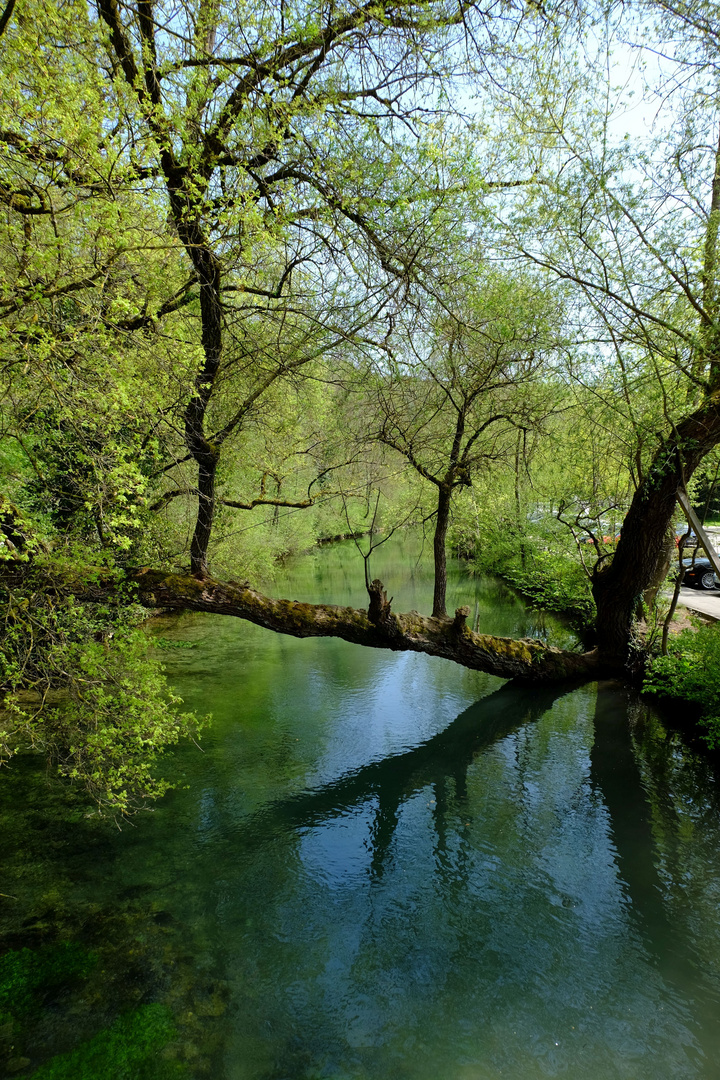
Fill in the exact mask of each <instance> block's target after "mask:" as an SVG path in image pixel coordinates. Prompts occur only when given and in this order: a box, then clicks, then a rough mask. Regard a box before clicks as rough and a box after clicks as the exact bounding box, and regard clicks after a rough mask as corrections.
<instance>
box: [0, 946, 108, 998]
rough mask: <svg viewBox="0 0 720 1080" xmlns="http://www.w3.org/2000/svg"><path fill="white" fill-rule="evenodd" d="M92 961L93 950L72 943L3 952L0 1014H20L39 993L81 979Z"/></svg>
mask: <svg viewBox="0 0 720 1080" xmlns="http://www.w3.org/2000/svg"><path fill="white" fill-rule="evenodd" d="M95 963H96V957H95V955H94V953H91V952H89V951H88V950H87V949H83V948H82V947H81V946H80V945H77V944H75V943H74V942H63V943H62V944H60V945H48V946H46V947H45V948H43V949H38V950H33V949H20V950H19V951H11V952H8V953H6V954H5V955H4V956H2V957H0V1014H2V1013H9V1014H11V1015H13V1016H22V1015H23V1014H24V1013H27V1012H29V1011H30V1010H31V1009H32V1008H34V1006H35V1005H36V1002H37V997H38V995H39V994H41V993H42V994H45V993H48V992H50V991H52V990H55V989H57V988H58V987H60V986H64V985H66V984H68V983H71V982H76V981H77V980H79V979H83V978H85V976H86V975H88V974H89V972H90V971H91V970H92V968H93V967H94V966H95Z"/></svg>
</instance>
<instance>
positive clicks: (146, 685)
mask: <svg viewBox="0 0 720 1080" xmlns="http://www.w3.org/2000/svg"><path fill="white" fill-rule="evenodd" d="M0 600H2V607H3V612H4V634H3V640H2V646H0V685H2V686H3V687H4V688H5V689H6V691H9V696H8V699H7V701H6V712H7V718H6V721H5V724H4V732H3V730H2V728H0V760H2V758H5V759H7V758H8V757H9V756H11V755H12V753H13V752H15V751H16V750H17V749H21V748H33V749H36V750H40V751H42V752H43V753H44V754H45V755H46V756H47V758H48V759H49V760H50V761H52V762H54V763H55V764H56V765H57V768H58V770H59V773H60V775H61V776H64V777H66V778H68V779H70V780H72V781H74V782H75V783H78V784H80V785H81V786H82V787H84V788H85V790H86V791H87V792H88V793H89V794H90V795H91V797H92V798H93V799H94V800H95V801H96V802H97V804H98V806H99V808H100V809H101V810H102V811H105V812H111V813H120V814H127V813H129V812H131V811H133V810H134V809H137V808H138V807H139V806H141V805H142V804H143V803H144V802H145V801H146V800H148V799H156V798H158V797H160V796H161V795H163V794H164V793H165V791H167V790H168V787H169V785H168V783H167V782H166V781H165V780H162V779H159V778H158V777H156V776H155V773H154V767H155V765H156V763H157V759H158V757H159V756H160V755H161V754H162V753H163V751H164V750H166V749H167V748H168V747H169V746H172V745H173V744H175V743H176V742H177V741H178V740H179V739H180V738H182V737H185V736H193V737H194V736H195V735H196V733H197V731H198V727H199V724H198V721H197V719H196V717H195V716H193V715H192V714H184V713H182V712H180V711H179V709H178V706H179V704H180V699H179V698H177V697H175V696H174V695H172V694H171V693H170V692H169V690H168V687H167V683H166V680H165V677H164V675H163V669H162V665H161V664H160V663H159V662H158V661H157V660H156V659H154V658H153V657H152V656H151V655H149V647H150V645H151V644H152V641H151V639H150V638H149V637H148V636H147V635H146V634H145V632H144V631H143V629H142V628H141V626H139V625H137V623H138V621H139V619H140V618H141V609H139V608H135V607H134V606H133V605H132V604H131V603H129V602H128V601H127V599H126V600H125V601H124V602H123V600H122V598H121V597H120V598H119V599H118V600H117V601H116V602H115V603H114V604H113V605H112V606H110V605H103V604H92V605H90V604H84V603H81V602H80V601H78V600H75V599H74V598H73V597H72V596H62V595H56V594H54V593H53V592H52V591H51V590H50V589H48V587H47V580H45V581H40V580H39V579H38V580H37V581H36V582H35V584H33V582H32V580H29V581H28V583H27V584H26V585H25V586H24V587H23V588H22V589H19V590H9V589H4V590H2V594H0ZM28 698H29V700H28Z"/></svg>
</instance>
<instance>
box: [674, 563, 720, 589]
mask: <svg viewBox="0 0 720 1080" xmlns="http://www.w3.org/2000/svg"><path fill="white" fill-rule="evenodd" d="M683 566H684V567H685V573H684V574H683V585H691V586H692V587H693V588H694V589H719V588H720V581H718V579H717V577H716V576H715V572H714V570H713V568H712V563H711V562H710V560H709V559H696V560H695V562H694V563H693V562H692V561H691V560H690V559H683Z"/></svg>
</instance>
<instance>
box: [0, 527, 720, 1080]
mask: <svg viewBox="0 0 720 1080" xmlns="http://www.w3.org/2000/svg"><path fill="white" fill-rule="evenodd" d="M411 549H412V545H411V544H410V545H409V549H408V545H407V544H406V545H405V546H404V547H403V545H400V544H388V545H387V548H382V549H380V551H379V552H378V553H377V557H376V559H375V562H374V564H373V568H372V569H373V574H375V575H378V576H380V577H382V578H383V580H384V581H385V582H386V584H387V586H388V590H389V594H394V596H395V607H396V608H397V609H401V610H408V609H410V608H413V607H415V608H418V609H419V610H428V608H429V599H430V595H431V584H430V579H429V573H428V567H427V562H426V561H423V562H422V563H421V564H420V565H419V566H418V565H416V563H415V559H414V555H415V553H414V552H413V551H412V550H411ZM274 588H275V590H276V592H277V593H278V594H283V595H288V596H290V597H291V598H296V599H300V600H316V601H321V600H327V601H332V602H336V603H352V604H358V605H361V604H363V603H364V597H363V589H362V577H361V564H360V565H358V559H357V555H356V554H355V552H354V549H353V547H352V545H341V546H338V547H335V548H331V549H326V550H324V551H322V552H321V553H320V554H318V555H317V556H315V557H313V558H308V559H305V560H301V561H299V562H298V563H297V564H296V565H295V566H293V567H292V568H290V569H289V570H288V572H287V574H286V576H285V578H284V580H283V581H281V582H280V583H278V584H277V585H276V586H275V587H274ZM451 593H452V595H451V596H450V598H449V605H448V606H449V609H452V607H454V606H456V605H458V604H460V603H469V604H470V606H471V608H473V605H474V611H475V616H476V617H477V619H478V620H479V625H480V628H481V629H482V630H485V631H488V632H492V633H500V634H514V635H518V634H523V635H528V636H534V637H545V638H548V639H549V640H552V641H554V642H556V643H566V641H567V638H568V633H567V631H564V630H563V629H562V627H561V626H560V625H559V624H558V623H557V622H555V621H554V620H552V619H550V618H549V617H543V616H541V615H539V614H537V613H535V614H532V613H530V614H528V613H527V612H526V611H525V609H524V607H523V605H522V604H520V603H519V601H518V600H517V599H516V598H515V597H514V596H513V595H512V594H511V593H510V592H509V591H508V590H506V589H505V588H504V587H503V586H502V585H501V584H499V583H497V582H494V581H491V580H473V579H468V578H466V577H463V575H462V571H461V569H460V568H459V567H454V569H453V574H452V582H451ZM162 634H163V635H164V636H166V637H175V638H177V639H178V640H183V641H189V642H192V643H194V645H195V647H194V648H192V649H179V650H177V651H175V650H172V651H169V653H168V654H167V655H168V656H169V660H168V664H169V670H170V672H171V675H172V679H173V683H174V685H175V686H176V687H177V688H178V690H179V692H180V693H181V694H182V695H183V696H184V698H185V700H186V704H187V705H188V706H189V707H191V708H195V709H197V710H198V711H201V712H204V711H206V710H211V711H212V712H213V714H214V716H215V723H214V726H213V728H212V729H211V731H210V733H209V734H208V735H207V736H206V737H205V738H204V740H203V750H204V753H202V754H200V753H199V752H198V751H197V750H196V749H195V748H193V747H191V746H188V747H184V748H183V749H182V750H180V751H179V752H178V753H177V754H176V755H174V757H173V759H172V763H171V765H169V766H168V771H169V772H170V773H171V774H172V775H174V776H180V777H182V778H183V781H184V782H185V783H187V784H188V785H189V786H188V788H187V789H186V790H180V791H177V792H175V793H174V794H172V795H171V796H169V797H168V798H167V799H165V800H164V801H163V803H162V804H161V805H160V806H159V807H158V808H157V810H156V811H155V812H154V813H153V814H152V815H149V816H145V817H143V818H141V819H140V820H139V821H137V823H136V827H134V828H125V829H124V830H123V831H122V832H121V833H118V832H115V831H113V830H112V829H111V828H108V827H107V826H98V825H97V824H96V823H94V822H92V821H89V820H87V819H86V818H84V817H83V816H82V814H81V812H80V811H79V810H77V809H76V810H74V811H73V820H72V822H71V823H70V824H68V823H67V820H66V819H67V817H68V814H69V811H68V809H67V803H66V801H64V800H63V799H62V798H61V797H60V796H59V795H58V794H57V793H56V792H54V791H52V790H47V789H46V788H45V787H40V786H39V784H38V775H37V769H36V766H35V765H34V764H33V763H32V762H29V763H25V764H21V765H20V766H19V767H18V768H16V769H15V770H14V772H13V773H12V774H11V775H10V777H9V778H8V777H7V776H6V777H5V778H4V780H3V794H2V799H3V804H2V812H3V816H2V839H1V841H0V843H1V844H2V856H3V866H4V867H5V872H4V874H3V879H2V880H3V884H2V885H0V890H2V892H3V893H8V894H11V897H4V898H0V900H1V901H2V904H3V908H2V920H3V921H2V929H3V931H4V933H5V934H6V942H7V943H8V944H9V945H10V946H11V947H13V948H18V947H19V946H20V945H22V944H24V943H29V944H30V945H32V946H33V947H35V946H37V945H38V944H43V943H44V942H46V941H48V940H56V939H59V938H60V939H61V938H63V937H66V938H70V939H72V940H74V941H86V942H88V943H89V944H90V945H91V946H92V947H93V948H94V949H96V951H99V954H100V957H101V964H102V965H103V967H102V969H101V970H98V972H97V973H96V974H95V975H94V976H90V977H89V978H88V979H86V980H85V981H84V982H81V983H80V984H79V985H78V986H76V987H69V988H68V987H66V988H64V989H63V992H62V994H60V995H59V996H58V995H57V994H56V995H55V996H53V995H50V998H49V999H47V1000H42V1001H39V1002H38V1006H37V1012H38V1016H37V1017H36V1021H37V1023H36V1027H35V1028H34V1029H33V1030H34V1031H35V1035H34V1044H32V1045H27V1044H26V1045H25V1046H24V1048H23V1050H22V1052H23V1054H25V1055H26V1057H25V1058H23V1059H22V1060H23V1061H27V1064H26V1065H25V1067H24V1069H23V1070H21V1071H20V1073H19V1074H20V1075H32V1070H33V1069H34V1067H35V1066H36V1064H38V1063H39V1062H40V1061H41V1060H43V1058H44V1057H47V1056H49V1055H50V1054H51V1053H53V1052H58V1051H62V1050H67V1049H70V1048H71V1047H72V1046H73V1045H75V1044H76V1043H77V1042H78V1041H79V1040H81V1039H83V1038H87V1037H88V1036H89V1035H91V1034H93V1031H94V1026H93V1025H95V1028H96V1027H97V1026H98V1024H99V1023H100V1020H102V1022H103V1023H109V1022H111V1021H112V1019H113V1018H114V1016H115V1015H116V1014H117V1013H118V1012H120V1011H122V1010H123V1009H126V1008H128V1007H130V1006H131V1005H136V1004H137V1003H139V1002H148V1001H151V1002H161V1003H164V1004H167V1005H169V1006H170V1008H171V1009H172V1010H173V1013H174V1016H175V1020H176V1024H177V1035H176V1037H175V1039H174V1040H173V1041H171V1042H170V1043H169V1044H168V1045H167V1046H166V1047H165V1049H164V1051H163V1052H162V1054H161V1055H160V1058H159V1059H158V1060H160V1059H162V1061H164V1062H165V1063H167V1062H171V1063H174V1064H176V1065H178V1068H180V1067H181V1066H182V1075H184V1076H186V1077H204V1076H212V1077H216V1078H218V1080H315V1078H320V1077H323V1078H327V1080H350V1078H353V1080H389V1078H393V1080H395V1078H398V1080H402V1078H407V1080H431V1078H432V1080H490V1078H493V1080H494V1078H496V1077H510V1078H514V1080H534V1078H536V1077H537V1078H540V1077H555V1076H568V1077H572V1078H574V1080H584V1078H587V1080H607V1078H611V1077H622V1078H624V1077H627V1078H628V1080H641V1078H644V1077H648V1078H650V1077H652V1078H653V1080H666V1078H667V1080H669V1078H678V1080H691V1078H708V1080H709V1078H716V1077H718V1076H720V1064H718V1062H720V920H719V919H718V911H719V907H718V904H719V901H720V815H719V814H718V791H717V786H716V777H715V774H714V773H713V771H712V769H711V767H710V765H709V764H708V762H707V761H706V760H704V759H702V758H701V757H699V756H698V755H696V754H695V753H694V752H693V751H692V750H690V749H689V748H688V747H687V746H685V745H684V744H683V742H682V741H681V740H680V739H679V738H678V737H677V736H676V735H673V734H671V733H669V732H668V731H667V730H666V729H665V727H664V726H663V724H662V723H661V721H660V720H659V718H658V717H657V715H656V714H655V712H654V711H653V710H652V709H651V708H650V707H648V706H647V705H646V704H645V703H643V702H642V701H641V700H640V699H639V698H638V696H637V695H635V694H634V693H631V692H628V691H626V690H623V689H622V688H620V687H618V686H617V685H615V684H610V683H606V684H600V685H597V684H592V685H586V686H583V687H580V688H576V689H572V690H570V691H568V690H567V689H554V690H549V689H544V690H537V689H532V690H528V689H519V688H514V687H511V686H509V685H505V686H503V684H502V683H501V681H500V680H498V679H494V678H491V677H489V676H485V675H482V674H479V673H474V672H469V671H465V670H463V669H460V668H458V667H456V666H454V665H452V664H450V663H448V662H445V661H442V660H438V659H432V658H428V657H424V656H415V655H410V654H397V655H396V654H392V653H383V652H379V651H374V650H364V649H362V648H359V647H356V646H352V645H349V644H347V643H344V642H340V641H332V640H327V641H325V640H309V641H295V640H293V639H289V638H283V637H280V636H278V635H274V634H272V633H269V632H267V631H263V630H260V629H258V628H256V627H252V626H249V625H247V624H243V623H241V622H239V621H236V620H231V619H220V618H217V617H214V616H186V617H183V618H182V619H180V620H177V621H174V622H173V623H172V624H170V626H163V627H162ZM31 799H32V800H35V803H34V804H31V803H30V800H31ZM23 921H24V923H25V926H24V927H23V926H22V925H21V924H22V923H23ZM31 1041H32V1040H31ZM14 1053H15V1054H17V1050H15V1051H14ZM16 1064H17V1061H15V1065H14V1066H13V1067H15V1066H16ZM0 1067H1V1065H0ZM129 1075H132V1074H129ZM143 1075H145V1074H143ZM148 1075H150V1074H148ZM163 1075H164V1074H163ZM173 1075H176V1074H175V1073H173ZM178 1075H179V1074H178ZM92 1080H95V1077H94V1076H93V1077H92Z"/></svg>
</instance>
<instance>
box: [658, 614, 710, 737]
mask: <svg viewBox="0 0 720 1080" xmlns="http://www.w3.org/2000/svg"><path fill="white" fill-rule="evenodd" d="M643 690H645V691H646V692H647V693H649V694H657V695H658V696H660V697H672V698H681V699H683V700H684V701H690V702H693V703H694V704H697V705H699V706H700V723H701V724H702V725H703V726H704V727H705V728H706V729H707V731H706V733H705V735H704V736H703V738H704V739H705V741H706V742H707V743H708V744H709V745H710V746H712V747H720V627H718V626H716V625H712V626H698V627H696V628H695V629H693V630H690V629H688V630H683V631H682V632H681V633H680V634H678V635H677V636H676V637H672V638H671V639H670V641H669V643H668V654H667V656H657V657H655V658H654V659H652V660H651V661H650V663H649V664H648V669H647V673H646V676H645V681H644V683H643Z"/></svg>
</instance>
